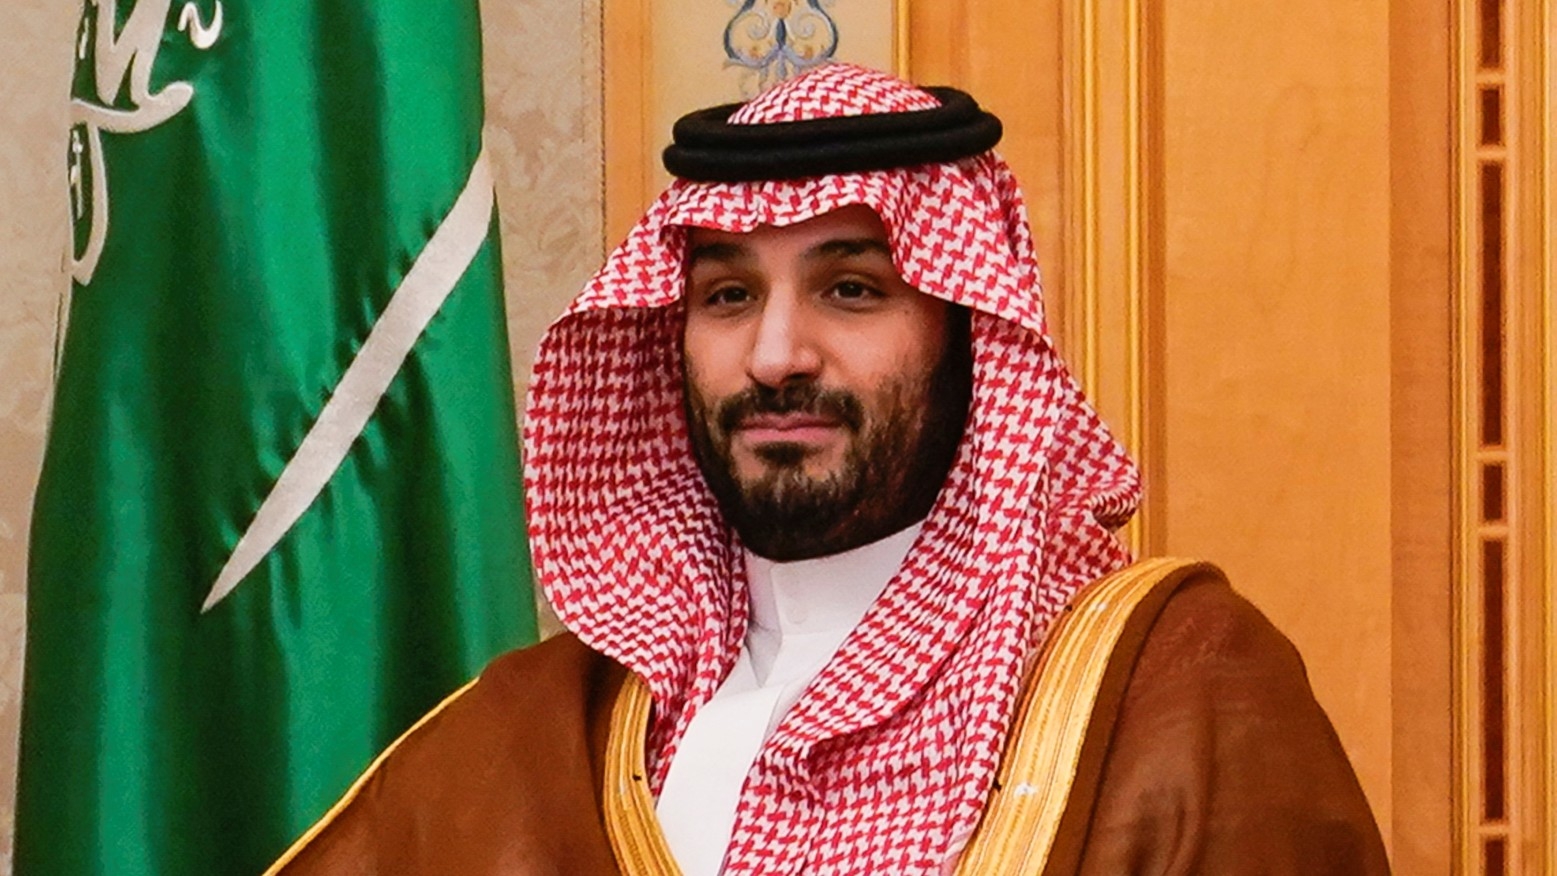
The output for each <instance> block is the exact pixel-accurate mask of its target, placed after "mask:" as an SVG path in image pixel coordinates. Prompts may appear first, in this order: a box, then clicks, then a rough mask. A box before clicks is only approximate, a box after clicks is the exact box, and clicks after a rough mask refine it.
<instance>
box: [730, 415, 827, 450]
mask: <svg viewBox="0 0 1557 876" xmlns="http://www.w3.org/2000/svg"><path fill="white" fill-rule="evenodd" d="M842 426H843V424H842V423H840V422H839V421H838V420H836V419H834V418H832V417H825V416H819V415H817V414H804V413H785V414H769V413H762V414H751V415H750V416H747V417H745V418H743V419H742V420H741V421H740V423H739V424H737V426H736V432H737V433H738V434H739V435H740V436H741V437H742V438H744V439H745V440H747V441H749V442H751V443H753V444H769V443H775V442H788V443H796V444H815V443H818V442H821V441H825V440H827V439H828V438H830V437H832V436H833V435H834V434H836V433H837V431H838V430H839V429H840V428H842Z"/></svg>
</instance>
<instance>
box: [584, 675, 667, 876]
mask: <svg viewBox="0 0 1557 876" xmlns="http://www.w3.org/2000/svg"><path fill="white" fill-rule="evenodd" d="M653 704H654V700H653V697H652V696H650V694H649V687H648V685H646V684H644V683H643V680H642V679H640V678H639V677H638V676H636V675H633V674H631V673H628V675H627V678H626V679H624V680H623V681H622V689H621V691H620V692H619V693H618V694H617V695H616V704H615V705H614V706H613V707H612V708H611V733H610V736H609V737H608V738H607V740H606V751H605V789H604V791H605V793H603V794H602V795H601V801H602V805H601V808H602V809H603V810H604V812H603V814H604V816H605V826H606V836H607V837H609V838H610V840H611V850H612V851H613V852H615V853H616V862H617V864H619V865H620V866H621V869H622V874H623V876H681V868H679V867H677V866H676V859H675V858H673V857H672V856H671V854H670V846H668V845H667V844H666V843H665V834H664V832H663V831H661V830H660V823H659V820H658V819H657V818H655V815H654V795H653V794H652V793H650V792H649V778H648V773H649V771H648V767H647V765H646V764H645V762H644V750H645V748H646V744H645V740H646V739H647V738H648V732H649V709H650V707H651V706H652V705H653Z"/></svg>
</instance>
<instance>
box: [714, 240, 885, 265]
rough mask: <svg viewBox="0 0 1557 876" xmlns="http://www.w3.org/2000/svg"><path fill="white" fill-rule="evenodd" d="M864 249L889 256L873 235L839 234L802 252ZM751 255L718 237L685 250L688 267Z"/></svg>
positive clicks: (844, 253) (828, 254) (823, 255)
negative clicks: (715, 239)
mask: <svg viewBox="0 0 1557 876" xmlns="http://www.w3.org/2000/svg"><path fill="white" fill-rule="evenodd" d="M865 253H879V254H881V255H884V256H886V257H887V258H891V257H892V248H891V247H889V246H887V244H886V241H883V240H879V239H877V238H874V237H840V238H837V239H834V240H824V241H822V242H821V243H818V244H817V245H815V246H813V247H811V248H810V249H808V250H806V251H805V252H804V253H803V254H802V258H805V259H807V260H813V261H814V260H817V259H829V258H831V259H836V258H849V257H852V256H857V255H864V254H865ZM749 258H751V249H750V248H748V247H747V246H745V245H744V244H740V243H730V242H725V241H721V242H718V243H704V244H700V245H698V246H694V247H692V249H691V250H690V251H688V252H687V267H688V268H690V267H692V266H693V265H696V264H697V263H698V262H703V261H710V262H725V263H730V262H738V261H741V260H743V259H749Z"/></svg>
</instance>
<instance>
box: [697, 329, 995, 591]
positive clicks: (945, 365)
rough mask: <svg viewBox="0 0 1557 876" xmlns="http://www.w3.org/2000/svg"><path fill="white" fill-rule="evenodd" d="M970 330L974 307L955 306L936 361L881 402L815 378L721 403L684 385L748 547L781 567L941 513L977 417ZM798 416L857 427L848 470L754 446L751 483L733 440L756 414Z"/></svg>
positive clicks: (799, 449) (724, 501) (719, 495)
mask: <svg viewBox="0 0 1557 876" xmlns="http://www.w3.org/2000/svg"><path fill="white" fill-rule="evenodd" d="M969 335H970V332H969V314H968V311H967V310H966V309H964V308H960V307H959V308H953V310H952V311H951V314H950V317H949V321H948V332H947V343H946V346H945V348H944V349H943V350H942V353H941V356H940V359H939V361H937V362H936V364H935V367H934V368H932V369H931V371H930V372H929V374H927V375H922V376H918V377H908V378H904V379H902V380H898V381H894V382H891V383H889V384H887V385H885V386H882V387H880V388H879V390H878V391H877V392H875V393H874V401H875V404H874V405H873V406H872V408H870V409H867V407H866V405H865V403H864V402H863V401H862V400H861V399H860V398H859V397H858V396H856V395H855V394H854V393H852V392H849V391H847V390H842V389H828V388H825V387H822V386H820V385H819V384H818V383H817V382H816V381H814V380H805V381H795V382H788V383H785V384H783V385H781V386H778V387H770V386H762V385H753V386H751V387H748V388H747V389H745V390H743V391H741V392H739V393H736V394H735V395H732V396H728V397H726V398H723V399H718V400H708V399H704V398H702V397H700V396H699V395H698V394H697V393H696V392H695V391H694V390H693V389H692V388H691V383H690V381H684V385H685V386H686V387H687V389H686V393H685V407H686V416H687V426H688V432H689V434H690V435H691V439H692V452H693V457H694V458H695V459H696V460H697V465H698V468H699V469H700V470H701V471H702V473H703V479H704V480H705V481H706V482H707V483H708V487H709V490H710V491H711V492H712V493H713V494H714V499H715V500H716V501H717V502H718V504H719V510H720V511H721V513H722V514H723V515H724V519H725V521H726V522H728V523H729V524H730V525H731V527H733V528H734V529H735V531H736V533H737V534H738V535H740V537H741V541H742V542H743V543H744V544H745V546H746V547H747V548H748V549H750V550H751V551H752V552H753V553H755V554H757V555H758V556H761V557H766V558H768V559H770V560H776V561H779V562H787V561H791V560H804V559H811V558H814V557H822V556H828V555H831V554H836V553H841V552H843V551H846V550H851V549H853V548H856V547H859V546H861V545H865V544H869V543H871V542H873V541H876V540H878V539H881V538H885V537H886V536H888V535H891V534H892V533H894V532H898V531H900V530H902V529H904V528H905V527H907V526H909V525H911V524H913V523H916V522H918V521H919V520H922V519H923V518H924V517H925V516H926V515H927V514H929V513H930V508H931V507H932V506H933V505H934V504H935V499H936V496H938V495H939V494H940V490H941V486H942V484H943V483H944V482H945V480H946V475H947V473H948V472H949V471H950V470H951V464H952V460H953V458H954V457H955V456H956V452H957V445H958V444H959V443H960V442H961V440H962V433H963V429H964V427H965V424H966V421H967V415H968V404H969V400H970V397H971V395H972V384H973V368H972V351H971V343H970V338H969ZM683 377H685V375H683ZM790 413H797V414H814V415H819V416H824V417H827V418H829V419H832V420H834V421H836V422H837V423H839V424H840V425H841V427H842V428H843V429H845V430H846V432H847V433H848V444H847V447H846V448H845V451H844V456H843V460H842V462H841V463H840V465H839V466H838V467H837V469H835V470H834V471H832V472H829V473H828V474H826V475H825V476H821V477H817V476H813V475H811V474H808V473H807V472H806V470H805V462H806V457H807V456H808V455H809V453H810V450H809V449H808V448H807V447H806V446H805V445H803V444H799V443H788V442H776V443H770V444H764V445H762V446H760V447H759V448H757V449H756V450H754V451H753V453H754V455H756V457H757V458H758V459H759V460H760V461H761V462H762V463H763V464H764V466H763V473H762V474H761V475H760V476H758V477H757V478H755V479H751V480H746V481H743V480H742V479H741V477H740V475H739V474H738V472H737V468H736V461H735V458H734V455H733V453H732V451H731V448H730V441H731V436H732V435H733V434H734V433H735V431H736V430H737V429H738V428H739V426H740V423H741V422H742V421H743V420H745V419H746V418H748V417H751V416H754V415H758V414H790Z"/></svg>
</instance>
